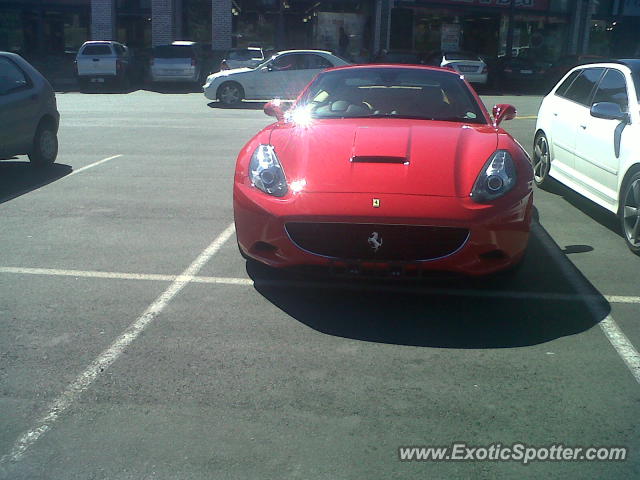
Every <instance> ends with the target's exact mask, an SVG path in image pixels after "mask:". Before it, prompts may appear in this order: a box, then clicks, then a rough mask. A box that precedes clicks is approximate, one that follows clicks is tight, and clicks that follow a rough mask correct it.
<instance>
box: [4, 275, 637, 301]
mask: <svg viewBox="0 0 640 480" xmlns="http://www.w3.org/2000/svg"><path fill="white" fill-rule="evenodd" d="M0 273H15V274H22V275H48V276H61V277H76V278H106V279H114V280H151V281H160V282H173V281H174V280H176V279H177V278H178V275H162V274H156V273H125V272H103V271H96V270H68V269H57V268H24V267H0ZM191 283H211V284H222V285H243V286H253V285H254V281H253V280H252V279H250V278H242V277H200V276H194V277H193V278H192V279H191ZM259 283H260V284H263V285H269V286H279V287H285V286H286V287H289V286H291V287H302V288H338V287H339V288H346V289H355V290H361V289H363V288H365V289H375V290H388V291H401V292H419V293H421V294H425V295H449V296H461V297H487V298H506V299H531V300H552V301H554V300H557V301H569V302H577V301H584V300H586V299H587V298H589V299H590V300H592V301H593V300H595V301H600V300H601V299H603V298H604V299H605V300H606V301H607V302H609V303H620V304H640V297H632V296H621V295H600V294H589V295H580V294H576V293H555V292H517V291H513V290H470V289H461V288H433V287H429V286H424V287H420V286H417V287H407V286H404V285H403V286H394V285H385V284H380V285H375V284H366V283H363V284H358V283H349V282H342V283H340V282H338V283H336V282H335V281H333V282H331V283H327V282H322V281H313V280H302V281H301V280H295V281H294V280H265V281H259Z"/></svg>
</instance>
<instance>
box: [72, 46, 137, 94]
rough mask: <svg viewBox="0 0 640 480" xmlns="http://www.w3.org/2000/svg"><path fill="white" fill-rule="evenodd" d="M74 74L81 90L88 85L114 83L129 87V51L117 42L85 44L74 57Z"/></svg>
mask: <svg viewBox="0 0 640 480" xmlns="http://www.w3.org/2000/svg"><path fill="white" fill-rule="evenodd" d="M75 63H76V74H77V77H78V83H79V84H80V87H81V88H84V87H87V85H88V84H89V83H97V84H103V83H106V82H116V83H117V84H118V85H119V86H121V87H122V88H127V87H128V86H129V81H130V76H131V67H132V62H131V55H130V54H129V49H128V48H127V47H126V46H124V45H122V44H121V43H118V42H111V41H91V42H85V43H84V44H83V45H82V47H80V50H78V55H77V56H76V62H75Z"/></svg>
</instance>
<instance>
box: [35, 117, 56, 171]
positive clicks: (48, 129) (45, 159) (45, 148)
mask: <svg viewBox="0 0 640 480" xmlns="http://www.w3.org/2000/svg"><path fill="white" fill-rule="evenodd" d="M57 156H58V135H57V132H56V129H55V126H54V125H53V122H51V121H42V122H40V125H38V129H37V130H36V135H35V137H34V138H33V146H32V147H31V151H30V152H29V161H30V162H31V165H33V166H34V167H48V166H49V165H51V164H53V163H54V162H55V161H56V157H57Z"/></svg>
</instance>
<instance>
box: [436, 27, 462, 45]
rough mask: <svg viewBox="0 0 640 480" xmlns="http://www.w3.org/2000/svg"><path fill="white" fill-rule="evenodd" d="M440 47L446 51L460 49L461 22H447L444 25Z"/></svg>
mask: <svg viewBox="0 0 640 480" xmlns="http://www.w3.org/2000/svg"><path fill="white" fill-rule="evenodd" d="M440 48H441V49H442V50H443V51H445V52H455V51H458V50H460V24H458V23H445V24H443V25H442V30H441V33H440Z"/></svg>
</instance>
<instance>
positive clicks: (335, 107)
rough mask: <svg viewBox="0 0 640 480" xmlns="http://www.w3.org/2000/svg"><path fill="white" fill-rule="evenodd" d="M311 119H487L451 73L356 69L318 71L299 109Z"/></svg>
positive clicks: (471, 96)
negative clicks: (304, 111) (307, 113)
mask: <svg viewBox="0 0 640 480" xmlns="http://www.w3.org/2000/svg"><path fill="white" fill-rule="evenodd" d="M300 108H302V109H308V111H309V113H310V114H311V116H312V117H313V118H356V117H357V118H362V117H388V118H412V119H421V120H443V121H456V122H468V123H485V119H484V116H483V114H482V111H481V109H480V107H479V106H478V104H477V102H476V101H475V99H474V97H473V95H472V94H471V92H470V91H469V89H468V87H467V86H466V84H465V83H464V82H463V81H462V80H461V79H460V77H458V76H457V75H452V74H450V73H448V72H440V71H433V70H428V69H418V68H358V69H348V70H334V71H330V72H326V73H324V74H322V75H320V76H319V77H318V78H317V79H316V81H315V82H314V83H313V84H312V85H311V86H310V87H309V89H308V90H307V92H306V94H305V95H304V97H303V98H302V99H301V101H300V103H299V104H298V106H297V108H296V109H300Z"/></svg>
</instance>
